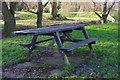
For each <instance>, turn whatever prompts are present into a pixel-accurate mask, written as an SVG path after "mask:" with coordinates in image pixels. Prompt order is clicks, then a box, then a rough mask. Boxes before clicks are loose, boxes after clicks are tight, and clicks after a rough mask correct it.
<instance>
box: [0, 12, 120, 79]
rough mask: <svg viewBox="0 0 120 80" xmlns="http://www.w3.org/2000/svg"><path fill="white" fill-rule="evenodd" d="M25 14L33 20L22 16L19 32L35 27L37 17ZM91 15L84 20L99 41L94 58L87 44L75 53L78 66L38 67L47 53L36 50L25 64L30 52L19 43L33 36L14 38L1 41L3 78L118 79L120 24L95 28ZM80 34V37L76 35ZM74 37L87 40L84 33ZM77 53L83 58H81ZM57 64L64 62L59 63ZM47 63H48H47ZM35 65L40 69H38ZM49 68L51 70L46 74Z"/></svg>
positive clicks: (78, 21) (49, 21)
mask: <svg viewBox="0 0 120 80" xmlns="http://www.w3.org/2000/svg"><path fill="white" fill-rule="evenodd" d="M17 14H19V15H20V12H17ZM22 14H26V15H25V16H24V17H26V18H31V20H30V19H26V20H25V19H23V20H21V19H22V17H20V18H21V19H20V20H17V26H18V28H17V29H18V30H20V29H28V28H33V27H34V26H35V19H34V15H30V14H27V13H25V12H23V13H22ZM27 15H28V16H27ZM20 16H21V15H20ZM29 16H30V17H29ZM89 16H90V15H89ZM89 16H87V17H88V18H84V19H87V21H83V22H85V23H87V24H88V26H87V27H86V30H87V31H88V33H89V36H90V37H95V38H98V41H97V43H96V44H95V45H93V47H94V50H95V52H94V53H93V54H92V56H88V55H89V49H88V46H87V45H85V46H83V47H80V48H78V49H76V50H74V53H75V54H74V56H75V58H73V57H72V58H73V59H74V60H78V61H74V62H76V63H75V64H77V65H75V64H72V65H71V66H69V67H65V68H63V66H61V65H59V64H57V65H52V66H51V65H48V64H47V65H43V67H42V65H38V64H39V60H40V59H41V58H40V56H41V54H42V53H44V52H41V51H34V52H33V56H34V57H33V59H32V61H31V62H26V58H25V56H24V55H25V53H26V52H27V49H26V48H24V47H21V46H19V44H21V43H24V42H29V41H30V39H31V37H32V36H31V35H24V36H13V37H9V38H5V39H2V40H0V44H2V64H0V65H1V66H2V67H3V73H5V74H4V75H3V77H5V76H6V77H16V76H17V77H48V76H52V77H56V76H57V77H80V78H81V77H82V78H83V77H85V78H90V77H92V78H97V77H98V78H117V77H118V66H117V64H118V62H119V61H118V25H119V24H118V23H108V24H96V25H93V24H94V23H95V22H94V21H92V22H91V20H88V19H92V18H94V20H96V17H94V16H91V17H89ZM24 17H23V18H24ZM76 17H77V16H76ZM80 18H82V17H80ZM69 19H70V18H69ZM82 19H83V18H82ZM89 21H90V22H91V23H92V25H90V24H91V23H89ZM45 23H47V24H51V25H53V23H56V25H58V23H60V24H63V23H65V24H66V23H71V24H72V23H81V21H80V20H79V19H78V20H66V21H65V22H64V21H53V20H45V21H44V22H43V24H44V26H45V25H47V24H45ZM0 24H3V22H0ZM23 24H25V25H23ZM30 26H31V27H30ZM26 27H27V28H26ZM0 29H1V27H0ZM79 33H80V34H81V35H76V34H79ZM71 34H72V35H73V37H75V38H81V39H84V37H83V36H82V33H81V32H79V31H73V32H72V33H71ZM45 37H46V36H41V37H39V39H41V38H45ZM47 37H49V36H47ZM48 43H49V42H47V43H43V44H42V45H45V46H46V45H48ZM68 44H69V43H65V44H64V45H68ZM54 47H56V45H54ZM44 54H45V53H44ZM49 54H50V53H49ZM52 54H53V53H52ZM78 54H79V55H80V56H78ZM49 56H51V55H49ZM68 56H70V55H68ZM72 56H73V55H72ZM82 56H83V57H82ZM45 57H46V58H45V59H48V61H50V60H53V59H54V57H52V58H53V59H51V58H47V57H48V55H47V56H45ZM77 57H78V58H77ZM76 58H77V59H76ZM59 59H60V58H59ZM43 60H44V59H43ZM55 61H56V60H55ZM58 61H62V60H58ZM36 62H37V63H38V64H35V66H33V64H32V63H36ZM41 62H42V61H41ZM43 62H45V61H43ZM51 62H53V61H51ZM46 63H49V62H47V61H46ZM56 63H57V62H56ZM41 64H43V63H41ZM26 65H27V67H28V68H27V69H26V68H25V69H24V68H22V67H26ZM36 65H37V66H38V67H36ZM18 67H19V68H18ZM21 68H22V69H21ZM48 69H49V71H47V70H48ZM23 73H24V75H21V74H23ZM54 73H57V74H54ZM31 75H32V76H31ZM38 75H39V76H38Z"/></svg>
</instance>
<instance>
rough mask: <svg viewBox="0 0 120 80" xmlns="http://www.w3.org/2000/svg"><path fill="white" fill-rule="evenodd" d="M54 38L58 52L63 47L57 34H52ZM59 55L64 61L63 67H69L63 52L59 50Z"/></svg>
mask: <svg viewBox="0 0 120 80" xmlns="http://www.w3.org/2000/svg"><path fill="white" fill-rule="evenodd" d="M54 38H55V41H56V44H57V46H58V48H59V50H60V49H61V48H62V47H63V43H62V41H61V39H60V36H59V32H55V33H54ZM60 53H61V56H62V59H63V60H64V65H70V63H69V60H68V58H67V56H66V54H65V52H64V51H62V50H60Z"/></svg>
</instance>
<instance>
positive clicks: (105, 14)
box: [102, 1, 107, 23]
mask: <svg viewBox="0 0 120 80" xmlns="http://www.w3.org/2000/svg"><path fill="white" fill-rule="evenodd" d="M102 19H103V23H107V1H106V2H104V4H103V15H102Z"/></svg>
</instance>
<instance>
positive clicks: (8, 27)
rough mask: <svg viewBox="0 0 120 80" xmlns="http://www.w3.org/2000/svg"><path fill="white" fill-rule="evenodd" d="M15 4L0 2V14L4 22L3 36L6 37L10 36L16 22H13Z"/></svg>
mask: <svg viewBox="0 0 120 80" xmlns="http://www.w3.org/2000/svg"><path fill="white" fill-rule="evenodd" d="M16 4H17V3H16V2H10V3H6V2H2V14H3V20H4V31H3V33H4V36H5V37H8V36H10V35H11V33H12V31H13V30H14V29H15V26H16V20H15V9H16Z"/></svg>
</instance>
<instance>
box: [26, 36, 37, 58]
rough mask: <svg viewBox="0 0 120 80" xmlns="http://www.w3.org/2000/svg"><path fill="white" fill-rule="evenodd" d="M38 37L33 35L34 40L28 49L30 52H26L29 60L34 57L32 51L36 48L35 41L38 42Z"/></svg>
mask: <svg viewBox="0 0 120 80" xmlns="http://www.w3.org/2000/svg"><path fill="white" fill-rule="evenodd" d="M37 37H38V35H33V38H32V42H31V47H29V51H28V53H27V54H26V58H27V60H30V59H31V57H32V56H31V55H32V51H33V49H34V47H35V42H36V40H37Z"/></svg>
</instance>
